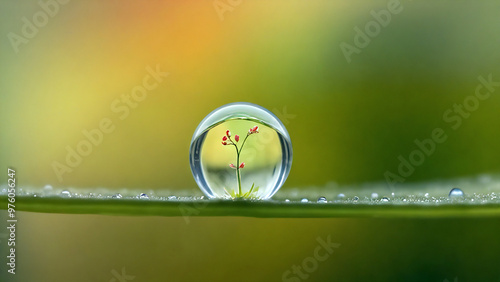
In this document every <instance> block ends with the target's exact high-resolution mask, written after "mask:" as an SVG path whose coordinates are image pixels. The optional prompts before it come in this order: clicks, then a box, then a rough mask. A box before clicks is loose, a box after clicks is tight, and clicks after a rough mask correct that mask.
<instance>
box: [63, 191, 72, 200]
mask: <svg viewBox="0 0 500 282" xmlns="http://www.w3.org/2000/svg"><path fill="white" fill-rule="evenodd" d="M61 197H66V198H71V192H69V191H68V190H63V191H62V192H61Z"/></svg>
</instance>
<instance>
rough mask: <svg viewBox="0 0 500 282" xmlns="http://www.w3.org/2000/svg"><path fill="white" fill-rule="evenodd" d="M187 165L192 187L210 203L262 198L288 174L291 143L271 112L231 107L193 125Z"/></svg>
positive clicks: (250, 106) (245, 106) (244, 105)
mask: <svg viewBox="0 0 500 282" xmlns="http://www.w3.org/2000/svg"><path fill="white" fill-rule="evenodd" d="M189 160H190V164H191V171H192V173H193V176H194V179H195V181H196V183H197V184H198V186H199V187H200V189H201V190H202V191H203V193H205V195H207V196H208V197H210V198H233V199H234V198H245V199H268V198H270V197H271V196H272V195H274V194H275V193H276V192H277V191H278V189H279V188H280V187H281V186H282V185H283V183H284V182H285V180H286V178H287V176H288V173H289V172H290V168H291V165H292V144H291V141H290V136H289V135H288V132H287V130H286V128H285V126H284V125H283V123H281V121H280V120H279V119H278V118H277V117H276V116H275V115H274V114H273V113H271V112H270V111H268V110H266V109H264V108H262V107H260V106H257V105H255V104H250V103H233V104H227V105H225V106H222V107H220V108H218V109H216V110H215V111H213V112H211V113H210V114H209V115H208V116H206V117H205V119H203V121H202V122H201V123H200V125H198V128H196V130H195V132H194V134H193V138H192V140H191V148H190V152H189Z"/></svg>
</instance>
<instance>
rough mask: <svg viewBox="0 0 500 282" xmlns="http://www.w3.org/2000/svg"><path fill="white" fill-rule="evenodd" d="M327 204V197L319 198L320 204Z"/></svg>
mask: <svg viewBox="0 0 500 282" xmlns="http://www.w3.org/2000/svg"><path fill="white" fill-rule="evenodd" d="M326 202H327V200H326V198H325V197H319V198H318V203H326Z"/></svg>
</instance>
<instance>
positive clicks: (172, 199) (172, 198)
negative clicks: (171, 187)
mask: <svg viewBox="0 0 500 282" xmlns="http://www.w3.org/2000/svg"><path fill="white" fill-rule="evenodd" d="M167 199H168V200H170V201H175V200H177V197H176V196H169V197H168V198H167Z"/></svg>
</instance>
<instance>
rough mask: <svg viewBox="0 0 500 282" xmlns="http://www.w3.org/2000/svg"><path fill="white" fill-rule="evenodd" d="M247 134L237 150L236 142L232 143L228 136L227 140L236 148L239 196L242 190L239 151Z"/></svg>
mask: <svg viewBox="0 0 500 282" xmlns="http://www.w3.org/2000/svg"><path fill="white" fill-rule="evenodd" d="M248 136H249V135H248V134H247V136H246V137H245V140H243V143H242V144H241V147H240V149H239V150H238V146H237V145H236V143H234V142H233V141H232V140H231V138H229V140H230V141H231V142H233V145H234V148H235V149H236V178H237V179H238V196H239V197H241V195H242V194H243V192H242V191H241V172H240V153H241V150H242V149H243V146H245V142H246V141H247V138H248Z"/></svg>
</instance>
